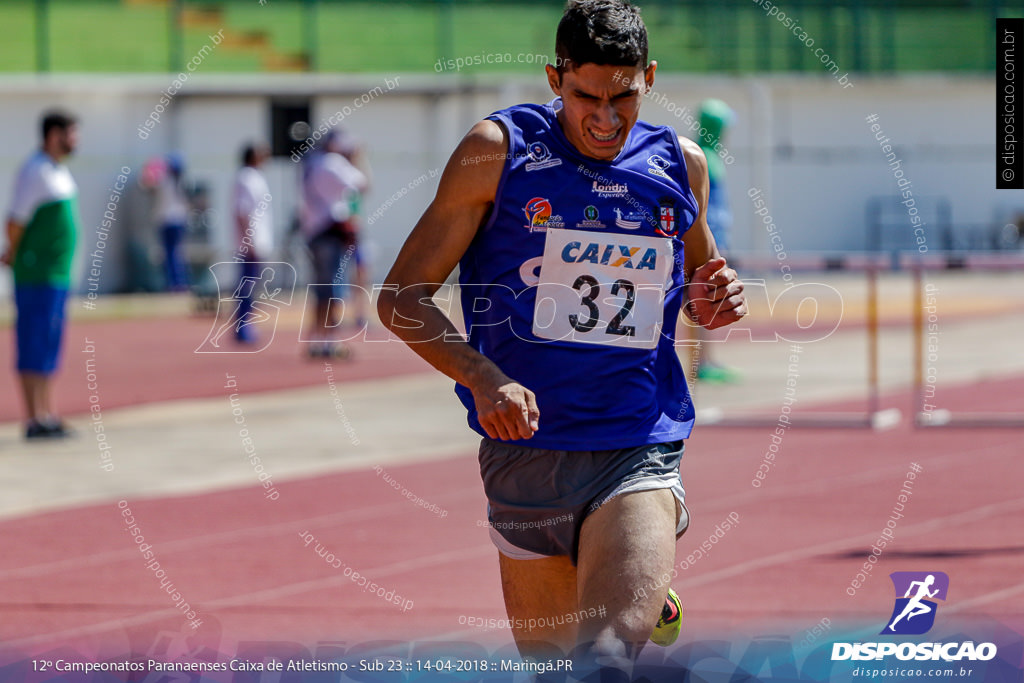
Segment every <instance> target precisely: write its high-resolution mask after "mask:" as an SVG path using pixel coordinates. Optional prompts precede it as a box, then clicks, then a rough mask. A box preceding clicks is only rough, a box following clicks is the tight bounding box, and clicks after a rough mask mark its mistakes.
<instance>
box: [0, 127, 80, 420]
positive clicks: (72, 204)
mask: <svg viewBox="0 0 1024 683" xmlns="http://www.w3.org/2000/svg"><path fill="white" fill-rule="evenodd" d="M42 134H43V144H42V148H41V149H39V150H37V151H36V152H35V153H33V154H32V156H31V157H29V159H28V160H27V161H26V162H25V163H24V164H23V165H22V167H21V170H20V171H19V173H18V176H17V180H16V181H15V184H14V193H13V195H12V198H11V205H10V212H9V213H8V217H7V251H6V252H4V254H3V257H2V261H3V263H5V264H7V265H9V266H11V269H12V271H13V273H14V302H15V308H16V311H17V316H16V322H15V337H16V346H17V371H18V377H19V379H20V382H21V389H22V395H23V398H24V401H25V412H26V414H27V420H28V422H27V425H26V430H25V436H26V438H28V439H39V438H61V437H66V436H70V434H71V430H70V429H69V428H68V427H67V426H66V425H65V424H64V423H63V422H62V421H61V420H60V418H58V417H57V416H56V414H55V412H54V410H53V400H52V396H51V391H50V389H51V385H52V379H53V375H54V373H55V372H56V370H57V366H58V360H59V357H60V347H61V339H62V337H63V333H64V309H65V303H66V301H67V293H68V288H69V286H70V284H71V261H72V258H73V256H74V253H75V242H76V240H77V235H78V215H77V214H78V210H77V198H78V188H77V186H76V185H75V180H74V178H72V177H71V172H70V171H69V170H68V168H67V166H65V165H64V163H63V162H64V159H65V158H66V157H67V156H68V155H70V154H72V153H73V152H74V151H75V147H76V146H77V145H78V124H77V121H76V119H75V118H74V117H73V116H71V115H70V114H67V113H65V112H59V111H53V112H49V113H47V114H45V115H44V116H43V119H42Z"/></svg>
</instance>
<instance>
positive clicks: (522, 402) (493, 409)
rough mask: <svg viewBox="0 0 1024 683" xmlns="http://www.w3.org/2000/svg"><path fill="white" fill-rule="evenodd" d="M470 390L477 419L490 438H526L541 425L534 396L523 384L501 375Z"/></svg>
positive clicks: (506, 439)
mask: <svg viewBox="0 0 1024 683" xmlns="http://www.w3.org/2000/svg"><path fill="white" fill-rule="evenodd" d="M472 391H473V401H474V402H475V403H476V415H477V419H478V420H479V421H480V426H481V427H483V428H484V431H485V432H487V436H489V437H490V438H492V439H501V440H502V441H511V440H514V439H529V438H530V437H532V436H533V433H534V432H536V431H537V430H538V429H539V428H540V427H539V426H538V420H539V419H540V411H539V410H537V399H536V396H535V395H534V393H533V392H532V391H530V390H529V389H527V388H526V387H524V386H523V385H522V384H519V383H518V382H515V381H513V380H511V379H509V378H508V377H506V376H504V375H502V376H501V377H500V378H496V379H494V380H492V381H491V382H489V383H488V385H487V386H483V387H480V388H472Z"/></svg>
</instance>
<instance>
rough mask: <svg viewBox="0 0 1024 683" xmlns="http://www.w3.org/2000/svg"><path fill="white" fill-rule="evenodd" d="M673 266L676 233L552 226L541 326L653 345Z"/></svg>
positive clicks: (562, 333)
mask: <svg viewBox="0 0 1024 683" xmlns="http://www.w3.org/2000/svg"><path fill="white" fill-rule="evenodd" d="M671 273H672V240H669V239H666V238H664V237H645V236H642V235H626V234H608V233H599V232H590V231H585V230H566V229H555V230H548V231H547V237H546V241H545V243H544V257H543V260H542V262H541V267H540V282H539V283H538V285H537V303H536V305H535V307H534V311H533V333H534V335H536V336H537V337H540V338H541V339H551V340H562V341H575V342H582V343H586V344H606V345H612V346H630V347H635V348H643V349H653V348H654V347H655V346H657V344H658V335H660V334H661V326H662V322H663V319H664V300H665V293H666V291H667V287H668V284H669V278H670V276H671Z"/></svg>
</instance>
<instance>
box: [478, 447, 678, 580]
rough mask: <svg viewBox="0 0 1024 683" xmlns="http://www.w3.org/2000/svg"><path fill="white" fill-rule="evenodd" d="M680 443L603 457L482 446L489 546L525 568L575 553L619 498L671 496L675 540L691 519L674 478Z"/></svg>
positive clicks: (590, 453) (611, 452) (610, 452)
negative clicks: (592, 521) (596, 516)
mask: <svg viewBox="0 0 1024 683" xmlns="http://www.w3.org/2000/svg"><path fill="white" fill-rule="evenodd" d="M683 449H684V446H683V442H682V441H672V442H668V443H660V444H650V445H647V446H639V447H634V448H618V449H614V450H608V451H554V450H546V449H543V448H529V447H525V446H516V445H511V444H507V443H505V442H503V441H495V440H493V439H487V438H485V439H484V440H483V441H481V443H480V458H479V459H480V476H481V477H482V478H483V483H484V492H485V493H486V494H487V521H488V525H489V527H490V534H491V540H492V541H493V542H494V545H496V546H497V547H498V550H499V551H501V553H502V554H503V555H506V556H508V557H511V558H512V559H516V560H530V559H538V558H541V557H548V556H552V555H568V556H569V558H570V559H571V560H572V562H573V564H576V556H577V552H578V550H579V540H580V529H581V528H582V527H583V520H584V519H586V517H587V515H589V514H590V513H591V512H593V511H594V510H597V509H598V508H599V507H601V506H602V505H604V504H605V503H606V502H607V501H609V500H611V499H612V498H614V497H615V496H618V495H621V494H623V493H632V492H634V491H651V490H655V489H671V490H672V493H673V495H675V498H676V501H678V503H679V521H678V523H677V525H676V537H677V538H678V537H679V536H682V535H683V532H685V531H686V527H687V526H688V525H689V523H690V515H689V512H688V511H687V509H686V505H685V504H684V502H683V500H684V497H685V495H686V492H685V491H684V490H683V481H682V478H681V477H680V476H679V462H680V460H682V457H683Z"/></svg>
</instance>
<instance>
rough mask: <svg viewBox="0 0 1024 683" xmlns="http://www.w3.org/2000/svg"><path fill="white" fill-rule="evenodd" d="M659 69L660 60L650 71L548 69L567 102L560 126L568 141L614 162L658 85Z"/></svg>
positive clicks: (595, 66)
mask: <svg viewBox="0 0 1024 683" xmlns="http://www.w3.org/2000/svg"><path fill="white" fill-rule="evenodd" d="M657 67H658V63H657V62H651V63H650V64H649V65H648V66H647V68H646V69H644V68H643V67H640V66H635V67H629V66H614V65H610V64H582V65H580V66H578V67H576V68H570V69H566V70H564V71H563V72H562V73H561V74H559V73H558V71H557V69H555V67H553V66H551V65H550V64H549V65H547V67H546V70H547V74H548V85H550V86H551V90H552V91H553V92H554V93H555V94H556V95H558V96H560V97H561V98H562V109H561V111H559V112H558V122H559V124H561V126H562V131H563V132H564V133H565V137H566V138H568V139H569V142H571V143H572V144H573V145H575V147H576V149H578V150H579V151H580V152H581V153H583V154H585V155H586V156H589V157H593V158H595V159H601V160H605V161H610V160H612V159H614V158H615V157H616V156H617V155H618V153H619V152H620V151H622V147H623V146H624V145H625V144H626V137H627V136H628V135H629V131H630V130H631V129H632V128H633V125H634V124H635V123H636V120H637V118H638V117H639V116H640V103H641V101H642V100H643V96H644V93H645V92H647V89H648V88H650V87H652V86H653V85H654V71H655V69H657Z"/></svg>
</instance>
